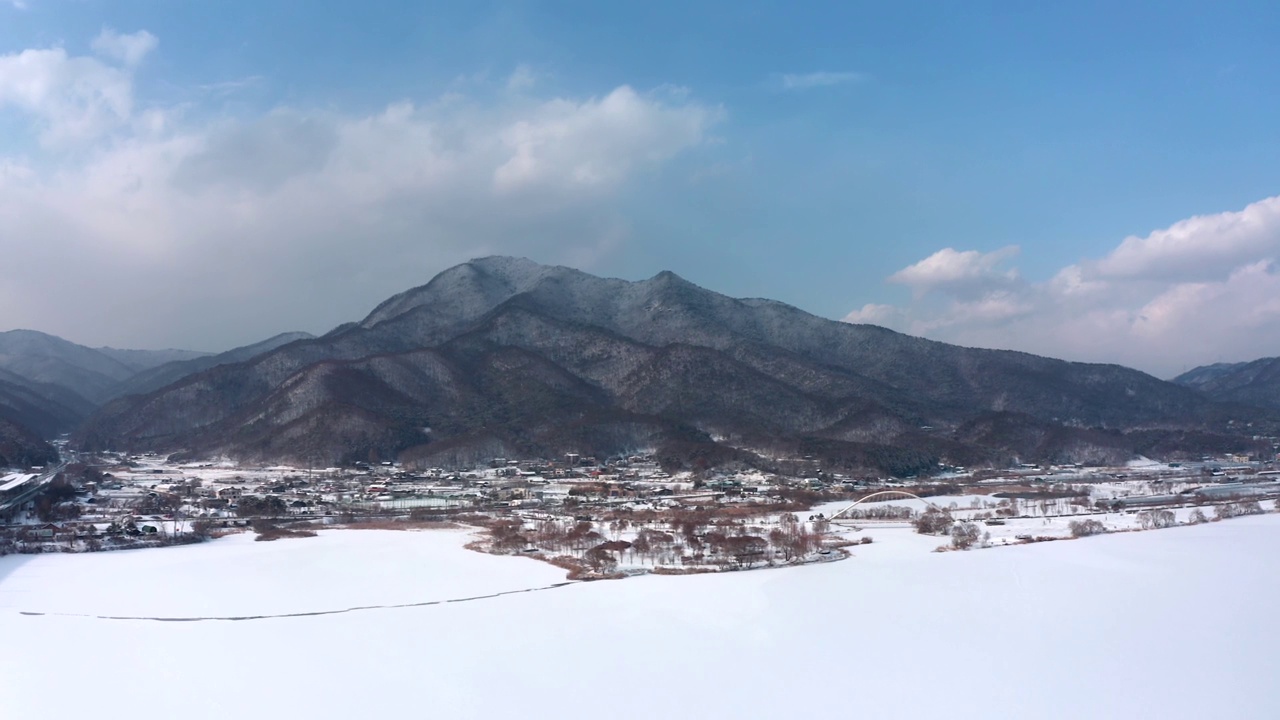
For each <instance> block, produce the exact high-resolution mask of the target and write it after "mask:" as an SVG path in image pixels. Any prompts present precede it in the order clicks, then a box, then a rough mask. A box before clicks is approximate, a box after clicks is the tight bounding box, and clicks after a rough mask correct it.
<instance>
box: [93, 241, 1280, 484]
mask: <svg viewBox="0 0 1280 720" xmlns="http://www.w3.org/2000/svg"><path fill="white" fill-rule="evenodd" d="M1276 417H1277V416H1276V415H1275V414H1271V413H1268V412H1266V411H1262V410H1257V409H1250V408H1245V407H1241V406H1232V405H1224V404H1222V403H1217V402H1213V401H1211V400H1209V399H1207V398H1206V397H1204V396H1203V395H1201V394H1200V393H1198V392H1195V391H1193V390H1190V389H1188V388H1185V387H1182V386H1180V385H1176V384H1173V383H1169V382H1164V381H1161V380H1158V379H1156V378H1154V377H1151V376H1149V375H1146V374H1144V373H1141V372H1138V371H1135V370H1130V369H1127V368H1123V367H1119V366H1116V365H1094V364H1083V363H1070V362H1064V361H1061V360H1053V359H1050V358H1043V357H1037V356H1034V355H1028V354H1025V353H1017V352H1009V351H996V350H980V349H973V348H964V347H958V346H954V345H947V344H944V343H938V342H933V341H929V340H925V339H922V338H916V337H911V336H907V335H902V334H899V333H896V332H893V331H890V330H887V329H885V328H881V327H875V326H870V325H852V324H847V323H842V322H836V321H832V320H826V319H823V318H819V317H815V316H813V315H810V314H808V313H805V312H803V311H801V310H799V309H797V308H794V307H791V306H788V305H784V304H782V303H778V302H774V301H770V300H760V299H734V298H730V297H726V296H724V295H720V294H718V293H715V292H711V291H708V290H705V289H703V288H700V287H698V286H696V285H694V284H692V283H689V282H687V281H685V280H683V279H682V278H680V277H678V276H676V275H675V274H673V273H670V272H664V273H660V274H658V275H656V276H655V277H653V278H651V279H649V280H645V281H642V282H627V281H624V280H614V279H606V278H599V277H595V276H592V275H589V274H587V273H583V272H580V271H577V270H573V269H570V268H564V267H553V266H544V265H539V264H537V263H533V262H531V261H528V260H522V259H516V258H484V259H479V260H473V261H471V262H468V263H464V264H462V265H459V266H457V267H454V268H451V269H449V270H446V271H444V272H442V273H441V274H439V275H438V276H436V277H435V278H434V279H432V280H431V281H430V282H429V283H427V284H426V285H423V286H421V287H418V288H414V289H412V290H409V291H406V292H404V293H400V294H399V295H396V296H394V297H392V298H390V299H388V300H387V301H386V302H384V303H382V304H381V305H379V306H378V307H377V308H375V309H374V310H373V311H372V312H371V313H370V314H369V315H368V316H367V317H366V318H364V319H363V320H362V321H360V322H357V323H348V324H346V325H343V326H340V327H339V328H337V329H335V330H333V331H331V332H330V333H328V334H326V335H324V336H322V337H319V338H314V339H302V340H297V341H294V342H290V343H288V344H285V345H283V346H281V347H279V348H276V349H274V350H271V351H269V352H266V353H263V354H261V355H259V356H257V357H255V358H253V359H251V360H247V361H244V362H238V363H231V364H223V365H218V366H216V367H212V368H209V369H207V370H204V371H201V372H199V373H196V374H194V375H189V376H187V377H184V378H181V379H179V380H177V381H176V382H174V383H173V384H171V385H168V386H166V387H163V388H160V389H157V390H155V391H153V392H151V393H150V394H147V395H142V396H135V397H127V398H120V399H117V400H115V401H113V402H111V403H110V404H108V405H107V406H105V407H103V408H102V409H101V410H100V411H99V412H98V413H97V414H96V415H95V416H94V417H93V418H92V419H91V420H90V421H89V422H88V423H86V425H85V426H84V427H83V428H82V429H81V430H80V431H79V432H78V433H77V434H76V435H75V437H74V438H73V441H74V442H75V443H77V444H78V445H80V446H82V447H86V448H106V447H112V448H117V449H138V450H141V449H146V450H157V451H166V452H174V451H181V452H185V453H187V454H190V455H222V454H226V455H231V456H235V457H240V458H242V459H262V460H267V459H272V460H294V461H302V462H324V463H332V462H338V461H344V460H353V459H377V458H385V459H390V458H393V457H399V458H400V459H402V460H404V461H406V462H411V463H419V464H466V463H471V462H475V461H477V460H481V459H486V458H488V457H492V456H507V457H533V456H545V457H554V456H558V455H559V454H561V453H563V452H566V451H574V452H584V453H588V454H597V455H611V454H616V453H623V452H630V451H634V450H637V449H645V450H652V451H655V452H657V453H658V454H659V455H660V456H661V457H663V459H664V460H665V461H666V462H667V463H668V464H671V465H685V466H694V467H697V466H702V465H708V464H723V463H738V462H746V463H753V464H768V463H770V462H776V461H777V458H780V457H803V456H809V457H812V458H814V460H815V461H817V462H821V463H823V465H824V467H843V468H850V469H871V470H879V471H884V472H902V473H906V472H913V471H920V470H924V469H927V468H929V467H931V466H932V465H933V464H934V463H937V462H939V461H946V462H962V464H974V463H977V462H984V461H991V462H1004V461H1006V460H1007V459H1008V458H1010V457H1018V458H1022V459H1025V460H1032V459H1036V460H1039V459H1045V460H1064V461H1065V460H1074V459H1077V458H1080V459H1085V460H1087V459H1098V458H1101V457H1103V456H1106V457H1107V458H1110V459H1114V458H1115V457H1119V458H1121V459H1123V458H1124V457H1127V456H1129V455H1130V454H1132V453H1134V452H1136V451H1137V450H1138V449H1139V448H1149V447H1153V446H1160V447H1165V448H1167V449H1170V450H1173V451H1176V450H1177V449H1178V447H1179V445H1180V443H1183V442H1187V443H1191V444H1200V443H1204V442H1212V443H1223V444H1227V445H1230V444H1232V443H1235V444H1237V445H1239V444H1247V443H1248V442H1249V440H1248V439H1247V438H1243V437H1235V436H1234V435H1233V433H1235V432H1236V431H1235V430H1233V428H1236V427H1238V425H1237V421H1238V422H1239V423H1241V424H1242V423H1246V422H1252V423H1257V424H1258V426H1259V427H1261V426H1263V425H1265V424H1269V423H1270V424H1275V423H1276Z"/></svg>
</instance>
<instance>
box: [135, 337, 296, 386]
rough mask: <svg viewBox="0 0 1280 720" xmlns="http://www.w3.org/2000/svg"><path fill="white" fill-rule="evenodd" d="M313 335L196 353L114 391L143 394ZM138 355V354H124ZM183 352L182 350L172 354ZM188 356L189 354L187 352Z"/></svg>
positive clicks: (152, 369) (143, 373)
mask: <svg viewBox="0 0 1280 720" xmlns="http://www.w3.org/2000/svg"><path fill="white" fill-rule="evenodd" d="M312 337H314V336H313V335H311V333H305V332H287V333H281V334H279V335H276V336H274V337H270V338H267V339H266V340H263V341H261V342H257V343H254V344H252V345H245V346H244V347H238V348H235V349H234V350H228V351H226V352H224V353H219V354H217V355H209V354H197V355H196V356H194V357H182V358H178V359H175V360H173V361H170V362H165V363H163V364H158V365H153V366H150V367H148V368H144V369H142V370H141V371H140V372H138V373H137V374H136V375H134V376H132V377H130V378H128V379H127V380H124V381H123V382H121V383H120V384H119V385H117V386H116V387H115V389H114V390H113V393H112V394H113V395H114V396H116V397H119V396H122V395H144V394H146V393H149V392H154V391H156V390H159V389H160V388H162V387H164V386H166V385H170V384H172V383H175V382H177V381H178V380H181V379H182V378H184V377H186V376H188V375H192V374H195V373H198V372H200V371H202V370H208V369H209V368H211V367H217V366H218V365H226V364H229V363H237V362H243V361H245V360H248V359H250V358H252V357H255V356H257V355H261V354H262V353H265V352H269V351H271V350H275V349H276V348H278V347H280V346H282V345H287V344H289V343H291V342H293V341H295V340H310V339H311V338H312ZM123 352H139V351H133V350H130V351H123ZM170 352H183V351H170ZM188 354H189V353H188Z"/></svg>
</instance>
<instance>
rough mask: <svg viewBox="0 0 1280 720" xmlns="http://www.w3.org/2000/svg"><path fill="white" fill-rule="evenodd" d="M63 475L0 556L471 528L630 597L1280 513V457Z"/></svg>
mask: <svg viewBox="0 0 1280 720" xmlns="http://www.w3.org/2000/svg"><path fill="white" fill-rule="evenodd" d="M65 452H66V451H65V449H64V453H65ZM64 457H67V458H68V461H67V462H64V463H63V464H62V465H59V466H57V467H55V468H31V469H26V470H28V471H26V472H14V473H9V474H7V475H5V476H4V477H3V478H0V554H3V553H10V552H18V553H40V552H87V551H100V550H113V549H130V548H144V547H160V546H165V545H175V544H187V543H194V542H202V541H204V540H208V539H211V538H214V537H218V536H221V535H225V534H228V533H236V532H255V533H257V534H258V539H265V540H271V539H279V538H287V537H299V536H307V535H314V534H315V531H317V530H322V529H340V528H359V527H382V528H396V529H423V528H432V527H457V526H464V527H472V528H474V529H475V530H476V537H477V539H476V541H475V542H473V543H472V544H471V545H470V547H471V548H472V549H474V550H479V551H483V552H490V553H496V554H519V555H525V556H528V557H534V558H537V559H541V560H544V561H547V562H551V563H553V564H556V565H559V566H561V567H564V568H565V569H566V570H567V571H568V572H569V575H570V576H571V577H580V578H592V577H620V576H625V575H628V574H637V573H647V572H656V573H665V574H673V573H675V574H679V573H689V572H716V571H721V570H739V569H752V568H760V567H774V566H779V565H791V564H798V563H807V562H826V561H831V560H838V559H842V558H844V557H847V556H848V555H849V548H851V547H854V546H865V545H870V544H872V543H876V542H881V543H883V542H885V541H893V542H899V541H901V540H902V538H903V537H906V536H921V535H923V536H938V537H936V538H933V539H931V540H928V541H927V542H928V543H931V544H930V545H929V549H942V550H947V549H971V548H981V547H996V546H1001V545H1009V544H1023V543H1029V542H1040V541H1046V540H1057V539H1066V538H1072V537H1080V536H1083V535H1090V534H1098V533H1103V532H1116V531H1131V530H1144V529H1155V528H1162V527H1169V526H1173V525H1178V524H1195V523H1198V522H1207V521H1209V520H1210V519H1214V520H1220V519H1225V518H1228V517H1234V516H1237V515H1245V514H1256V513H1260V512H1264V509H1263V508H1262V506H1261V504H1260V502H1261V501H1264V500H1278V499H1280V482H1277V481H1278V480H1280V470H1276V469H1275V462H1274V457H1272V458H1258V457H1252V458H1250V457H1244V456H1225V457H1204V458H1202V459H1201V460H1199V461H1197V462H1168V463H1162V462H1156V461H1151V460H1146V459H1141V460H1135V461H1132V462H1130V463H1128V464H1126V465H1124V466H1121V467H1083V466H1079V465H1060V466H1059V465H1049V466H1038V465H1031V464H1026V465H1019V466H1018V467H1014V468H1007V469H1004V470H999V471H997V470H992V469H982V470H970V469H966V468H955V467H951V468H940V469H939V471H938V472H937V473H935V474H934V475H933V476H930V477H927V478H870V477H859V478H851V477H848V476H845V475H843V474H839V473H828V472H825V471H823V470H822V469H821V468H820V467H818V466H817V464H816V463H815V462H813V461H812V459H807V458H796V459H794V460H795V462H794V463H793V466H795V467H800V468H802V469H803V470H804V474H803V475H801V476H795V477H791V476H781V475H777V474H771V473H764V472H760V471H755V470H746V471H738V472H728V471H714V470H713V471H703V472H690V471H684V472H675V473H668V472H665V471H664V470H663V469H662V468H661V466H660V465H659V464H658V463H657V462H655V461H654V459H653V458H652V457H649V456H645V455H634V456H630V457H626V458H615V459H613V460H611V461H607V462H600V461H597V460H596V459H595V458H591V457H584V456H580V455H577V454H572V453H571V454H567V455H565V456H564V457H563V458H561V459H559V460H557V461H547V460H515V459H507V458H494V459H492V460H491V461H489V462H488V463H486V464H485V465H483V466H480V467H475V468H471V469H468V470H465V471H453V470H449V471H447V470H444V469H441V468H427V469H412V468H405V467H402V466H400V465H398V464H396V463H392V462H383V463H355V464H353V465H351V466H349V467H325V468H298V467H292V466H283V465H280V466H243V465H239V464H236V463H233V462H229V461H224V462H198V463H179V462H171V461H169V460H168V459H166V458H164V457H160V456H157V455H154V454H141V455H128V454H122V453H103V454H100V455H94V456H75V455H70V454H66V455H64ZM910 542H912V543H917V544H918V543H919V542H920V540H919V539H918V538H913V539H912V540H910Z"/></svg>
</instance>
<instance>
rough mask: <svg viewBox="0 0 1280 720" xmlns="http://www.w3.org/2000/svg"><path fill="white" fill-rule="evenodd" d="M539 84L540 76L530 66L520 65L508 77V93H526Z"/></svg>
mask: <svg viewBox="0 0 1280 720" xmlns="http://www.w3.org/2000/svg"><path fill="white" fill-rule="evenodd" d="M537 84H538V75H537V73H535V72H534V71H533V68H531V67H529V66H528V65H523V64H522V65H518V66H516V69H515V70H513V71H512V72H511V74H510V75H509V76H507V92H524V91H526V90H531V89H533V86H534V85H537Z"/></svg>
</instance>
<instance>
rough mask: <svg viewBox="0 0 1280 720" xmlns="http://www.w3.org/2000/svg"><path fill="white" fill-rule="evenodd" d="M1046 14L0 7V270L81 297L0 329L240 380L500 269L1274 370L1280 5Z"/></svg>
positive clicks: (7, 295) (19, 310) (997, 337)
mask: <svg viewBox="0 0 1280 720" xmlns="http://www.w3.org/2000/svg"><path fill="white" fill-rule="evenodd" d="M370 5H372V7H370ZM1040 5H1049V4H1034V5H1033V4H1030V3H1027V4H1016V3H977V2H929V3H906V2H903V3H767V2H726V3H674V2H673V3H663V2H657V3H652V2H651V3H625V4H624V3H596V2H591V3H588V2H580V3H572V2H561V3H533V2H512V3H508V2H494V3H483V2H474V3H450V4H432V3H423V2H404V3H395V2H382V3H365V4H355V3H336V2H300V1H298V2H220V3H172V2H98V1H93V0H81V1H78V2H52V1H46V0H24V1H23V2H19V3H14V2H0V129H2V130H3V135H0V191H3V192H2V193H0V218H7V219H8V220H7V221H0V222H3V223H4V224H2V225H0V247H2V248H3V249H4V250H5V251H6V252H7V253H8V254H9V255H10V256H11V257H13V258H15V259H16V260H17V261H19V262H21V263H23V264H24V265H25V266H27V267H30V268H34V269H36V270H37V272H36V273H34V274H33V275H32V277H38V276H43V275H46V274H47V273H48V272H55V271H60V272H62V273H63V274H64V275H65V276H68V281H67V284H68V285H69V286H70V289H68V290H65V291H60V292H58V293H56V295H57V297H50V293H48V292H47V291H45V290H44V289H43V288H45V287H47V285H44V284H37V282H36V281H35V280H29V281H16V282H15V283H12V284H10V286H9V288H8V290H7V291H5V290H0V303H3V305H0V312H3V313H4V314H5V315H9V317H3V316H0V325H4V326H27V327H36V328H37V329H42V330H46V331H49V332H54V333H57V334H61V335H64V336H66V337H68V338H69V339H72V340H76V341H78V342H85V343H88V344H112V345H117V346H141V347H158V346H163V345H178V346H185V347H196V348H200V349H220V348H223V347H228V346H230V345H234V344H238V343H244V342H250V341H253V340H255V339H258V338H260V337H263V336H265V335H268V334H272V333H274V332H277V331H282V330H289V329H305V330H310V331H313V332H315V331H323V330H325V329H327V328H328V327H331V326H333V325H335V324H337V323H339V322H342V321H345V320H349V319H353V318H356V317H359V316H361V315H363V314H364V313H365V312H367V310H368V309H370V308H372V307H373V305H375V304H376V303H377V302H378V301H379V300H381V299H383V298H384V297H386V296H388V295H390V294H392V293H394V292H397V291H399V290H402V289H404V288H406V287H409V286H412V285H416V284H420V283H422V282H425V281H426V280H427V279H429V278H430V277H431V276H432V275H433V274H434V273H435V272H438V271H439V270H441V269H443V268H444V267H447V266H448V265H451V264H454V263H456V262H458V261H461V260H465V259H466V258H468V257H471V256H473V255H476V254H486V253H490V252H495V253H507V254H517V255H527V256H529V257H532V258H534V259H536V260H539V261H543V262H556V263H564V264H570V265H574V266H577V267H581V268H583V269H585V270H588V271H591V272H597V273H601V274H607V275H615V276H621V277H627V278H632V279H639V278H643V277H647V276H649V275H652V274H654V273H655V272H657V271H659V270H662V269H672V270H675V271H676V272H677V273H679V274H681V275H683V276H685V277H687V278H689V279H691V280H693V281H695V282H698V283H700V284H702V285H704V286H707V287H710V288H712V289H715V290H719V291H721V292H724V293H726V294H730V295H736V296H765V297H772V298H776V299H780V300H783V301H786V302H790V303H792V304H795V305H798V306H800V307H802V308H804V309H806V310H809V311H811V312H814V313H817V314H820V315H824V316H826V317H831V318H836V319H840V318H845V317H846V316H847V317H848V318H849V319H850V320H855V321H868V322H876V323H878V324H884V325H888V326H890V327H894V328H895V329H899V330H903V331H906V332H912V333H913V334H923V335H926V336H930V337H935V338H938V339H943V340H947V341H950V342H958V343H961V344H970V345H982V346H989V347H1008V348H1015V349H1023V350H1028V351H1032V352H1039V353H1045V354H1051V355H1056V356H1060V357H1068V358H1071V359H1084V360H1092V361H1103V362H1121V363H1124V364H1129V365H1133V366H1137V367H1140V368H1142V369H1146V370H1149V371H1152V372H1155V373H1157V374H1161V375H1169V374H1171V373H1174V372H1177V371H1180V370H1182V369H1184V368H1187V367H1190V366H1192V365H1195V364H1200V363H1203V362H1213V361H1219V360H1239V359H1251V358H1252V357H1257V356H1261V355H1276V354H1280V341H1272V340H1270V339H1269V337H1268V334H1270V337H1276V335H1275V333H1274V332H1270V331H1272V330H1280V307H1277V308H1270V305H1269V304H1268V303H1269V302H1270V298H1271V297H1275V296H1280V280H1278V279H1277V271H1276V270H1274V269H1273V267H1272V263H1273V262H1274V259H1275V257H1276V256H1277V255H1280V201H1274V200H1273V199H1274V198H1275V197H1276V196H1277V195H1280V177H1278V176H1280V171H1277V168H1280V131H1277V129H1276V128H1277V123H1276V122H1275V118H1277V117H1280V93H1278V92H1276V91H1275V88H1276V78H1277V76H1278V75H1277V71H1278V70H1280V44H1277V43H1276V42H1275V41H1274V39H1275V38H1276V37H1280V6H1277V5H1276V4H1275V3H1263V2H1258V3H1244V2H1240V3H1181V2H1158V3H1156V2H1152V3H1137V2H1122V3H1116V2H1110V3H1084V2H1081V3H1070V4H1067V3H1062V4H1056V5H1058V6H1053V7H1040ZM690 6H692V7H690ZM1193 218H1199V219H1198V220H1193ZM6 226H7V229H6ZM44 282H47V281H43V280H42V281H41V283H44ZM28 283H30V284H29V285H28ZM86 297H92V298H95V300H96V301H95V302H94V303H92V305H93V307H92V308H91V309H90V310H86V307H85V306H86V303H85V302H84V298H86ZM1223 317H1232V318H1237V319H1238V321H1236V322H1231V323H1225V324H1224V323H1223V322H1222V318H1223Z"/></svg>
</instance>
